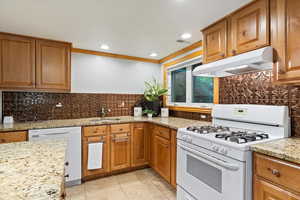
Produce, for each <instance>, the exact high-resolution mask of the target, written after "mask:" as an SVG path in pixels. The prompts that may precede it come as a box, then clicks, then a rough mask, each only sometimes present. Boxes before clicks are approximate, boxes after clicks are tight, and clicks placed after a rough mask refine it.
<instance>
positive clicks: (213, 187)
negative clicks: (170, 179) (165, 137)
mask: <svg viewBox="0 0 300 200" xmlns="http://www.w3.org/2000/svg"><path fill="white" fill-rule="evenodd" d="M200 150H201V151H200ZM177 159H178V161H177V163H178V164H177V166H178V167H177V183H178V185H179V186H181V187H182V188H183V189H184V190H185V191H187V192H188V193H189V194H191V195H192V196H193V197H195V198H196V199H197V200H244V198H245V197H244V195H245V182H244V181H245V173H244V172H245V165H244V163H243V162H240V161H237V160H233V159H231V158H228V157H224V156H221V155H219V154H216V153H214V152H212V151H209V150H206V149H203V148H200V147H196V146H194V145H190V144H187V143H185V142H181V141H180V142H178V147H177ZM177 200H181V199H180V197H179V198H178V199H177Z"/></svg>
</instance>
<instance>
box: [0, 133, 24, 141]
mask: <svg viewBox="0 0 300 200" xmlns="http://www.w3.org/2000/svg"><path fill="white" fill-rule="evenodd" d="M26 140H27V131H14V132H3V133H0V144H3V143H11V142H23V141H26Z"/></svg>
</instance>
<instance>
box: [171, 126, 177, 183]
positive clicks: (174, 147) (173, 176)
mask: <svg viewBox="0 0 300 200" xmlns="http://www.w3.org/2000/svg"><path fill="white" fill-rule="evenodd" d="M176 135H177V131H176V130H171V185H172V186H173V187H175V188H176V185H177V184H176V167H177V139H176Z"/></svg>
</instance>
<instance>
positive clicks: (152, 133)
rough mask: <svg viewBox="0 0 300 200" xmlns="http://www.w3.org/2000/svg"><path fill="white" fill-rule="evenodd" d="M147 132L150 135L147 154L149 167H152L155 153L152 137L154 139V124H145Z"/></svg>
mask: <svg viewBox="0 0 300 200" xmlns="http://www.w3.org/2000/svg"><path fill="white" fill-rule="evenodd" d="M147 132H148V134H149V136H150V149H149V151H150V153H149V156H150V160H149V165H150V167H151V168H153V169H154V167H155V166H154V165H155V163H154V162H155V154H154V139H155V132H154V125H153V124H148V126H147Z"/></svg>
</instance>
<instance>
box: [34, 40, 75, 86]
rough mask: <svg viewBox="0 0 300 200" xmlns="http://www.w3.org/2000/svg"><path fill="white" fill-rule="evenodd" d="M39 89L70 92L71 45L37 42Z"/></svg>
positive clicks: (44, 41)
mask: <svg viewBox="0 0 300 200" xmlns="http://www.w3.org/2000/svg"><path fill="white" fill-rule="evenodd" d="M36 49H37V76H36V78H37V88H39V89H50V90H51V89H53V90H65V91H69V90H70V69H71V68H70V51H71V47H70V45H69V44H65V43H58V42H52V41H46V40H38V41H37V47H36Z"/></svg>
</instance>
